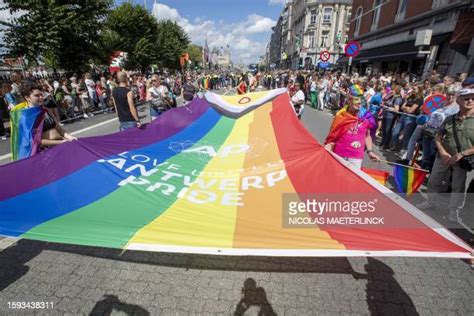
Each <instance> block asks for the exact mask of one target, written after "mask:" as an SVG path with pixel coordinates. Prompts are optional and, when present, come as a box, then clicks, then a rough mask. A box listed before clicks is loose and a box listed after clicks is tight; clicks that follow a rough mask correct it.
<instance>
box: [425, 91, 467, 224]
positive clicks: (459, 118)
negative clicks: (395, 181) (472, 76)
mask: <svg viewBox="0 0 474 316" xmlns="http://www.w3.org/2000/svg"><path fill="white" fill-rule="evenodd" d="M456 102H457V104H459V112H458V113H457V114H455V115H452V116H449V117H448V118H446V119H445V120H444V122H443V124H442V125H441V128H440V130H439V132H438V134H437V135H436V137H435V144H436V148H437V149H438V154H437V155H436V159H435V161H434V164H433V169H432V171H431V175H430V178H429V181H428V200H427V201H426V202H424V203H422V204H419V205H417V207H418V208H421V209H423V208H424V209H428V208H432V207H436V206H443V203H442V202H441V199H440V194H439V193H441V192H446V190H447V188H448V187H449V186H450V187H451V195H450V198H449V204H448V206H447V209H448V214H447V218H448V220H450V221H453V222H456V221H458V215H459V210H460V209H461V208H463V206H464V201H465V198H466V196H465V193H466V183H469V182H470V181H471V180H472V177H473V173H472V172H470V171H472V163H471V162H472V158H473V155H474V89H472V88H468V89H462V90H460V91H459V92H458V93H457V98H456Z"/></svg>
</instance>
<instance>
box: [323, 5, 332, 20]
mask: <svg viewBox="0 0 474 316" xmlns="http://www.w3.org/2000/svg"><path fill="white" fill-rule="evenodd" d="M331 18H332V8H324V15H323V23H331Z"/></svg>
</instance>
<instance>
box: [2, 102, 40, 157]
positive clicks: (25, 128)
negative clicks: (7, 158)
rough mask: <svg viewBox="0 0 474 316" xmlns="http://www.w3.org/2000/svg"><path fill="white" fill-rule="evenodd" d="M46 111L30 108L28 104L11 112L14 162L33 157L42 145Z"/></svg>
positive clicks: (21, 105) (24, 103) (19, 106)
mask: <svg viewBox="0 0 474 316" xmlns="http://www.w3.org/2000/svg"><path fill="white" fill-rule="evenodd" d="M43 118H44V110H43V108H42V107H32V108H28V107H27V104H26V102H23V103H20V104H18V105H17V106H15V107H14V108H13V109H12V111H11V112H10V127H11V135H12V137H11V139H10V147H11V151H12V160H13V161H15V160H19V159H24V158H28V157H30V156H33V155H34V154H36V153H37V152H38V149H39V147H40V144H41V133H37V131H41V130H42V128H43V121H44V120H43Z"/></svg>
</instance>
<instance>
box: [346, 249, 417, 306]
mask: <svg viewBox="0 0 474 316" xmlns="http://www.w3.org/2000/svg"><path fill="white" fill-rule="evenodd" d="M367 260H368V263H367V264H366V265H365V266H364V269H365V272H366V274H362V273H357V272H356V273H355V274H354V275H353V276H354V278H355V279H358V280H359V279H365V280H367V286H366V289H365V293H366V301H367V305H368V307H369V311H370V314H371V315H419V314H418V312H417V310H416V307H415V305H414V304H413V301H412V300H411V298H410V296H408V294H407V293H406V292H405V291H404V290H403V288H402V287H401V286H400V284H399V283H398V282H397V280H396V279H395V272H394V271H393V270H392V268H390V267H389V266H388V265H386V264H385V263H383V262H381V261H379V260H377V259H375V258H370V257H369V258H367Z"/></svg>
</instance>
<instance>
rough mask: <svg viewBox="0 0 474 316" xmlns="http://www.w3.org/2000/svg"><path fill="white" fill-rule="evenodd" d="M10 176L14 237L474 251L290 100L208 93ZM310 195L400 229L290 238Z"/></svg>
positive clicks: (254, 249) (350, 252)
mask: <svg viewBox="0 0 474 316" xmlns="http://www.w3.org/2000/svg"><path fill="white" fill-rule="evenodd" d="M52 161H54V163H51V162H52ZM0 170H1V173H2V177H1V178H0V183H1V184H3V185H2V188H4V189H3V190H0V235H5V236H14V237H22V238H28V239H35V240H44V241H50V242H59V243H70V244H78V245H91V246H102V247H111V248H120V249H140V250H148V251H170V252H189V253H211V254H231V255H281V256H295V255H297V256H335V255H337V256H367V255H402V254H403V255H418V256H431V255H435V256H456V257H465V256H467V255H468V254H469V253H470V252H471V251H472V250H471V249H470V248H469V246H467V245H465V244H463V243H462V242H461V241H459V240H457V239H456V238H455V237H453V236H452V235H450V233H449V232H447V231H443V230H440V231H434V230H432V229H431V228H430V227H429V226H428V224H426V223H425V222H424V221H425V219H423V218H422V216H421V215H420V214H419V213H417V210H416V209H414V208H411V209H410V208H409V207H408V206H407V205H400V203H401V202H395V201H393V200H391V199H390V198H389V197H387V196H386V195H385V194H383V192H382V191H380V190H381V189H380V188H379V187H377V186H375V187H374V185H372V184H370V183H369V182H368V181H369V180H367V179H366V178H364V177H367V176H365V175H363V173H360V174H354V172H353V171H351V170H349V169H347V168H346V167H345V166H344V165H343V164H342V163H341V162H339V161H338V160H337V159H336V158H335V157H333V156H332V155H331V154H329V153H328V152H327V151H326V150H324V148H323V147H322V146H321V145H320V144H318V143H317V142H316V140H314V138H313V137H312V136H311V135H310V134H309V133H308V131H307V130H306V129H305V128H304V127H303V125H301V124H300V122H299V121H298V119H297V118H296V116H295V115H294V112H293V110H292V108H291V106H290V104H289V97H288V94H287V93H286V91H285V90H275V91H270V92H267V93H262V92H260V93H251V94H246V95H245V96H224V97H223V96H217V95H214V94H211V93H208V94H206V99H199V98H197V99H195V100H194V101H193V102H192V103H191V104H190V105H189V106H187V107H179V108H176V109H173V110H170V111H167V112H166V113H164V114H163V115H161V116H160V117H159V118H158V119H157V120H155V121H153V123H151V124H148V125H146V126H144V127H143V128H140V129H132V130H127V131H125V132H123V133H116V134H112V135H107V136H100V137H91V138H84V139H80V140H78V141H76V142H68V143H65V144H62V145H60V146H56V147H54V148H52V149H50V150H48V151H46V152H44V153H42V154H41V155H36V156H34V157H32V158H30V159H27V160H21V161H18V162H16V163H14V164H10V165H6V166H0ZM33 175H34V176H33ZM12 183H14V185H11V184H12ZM377 185H378V184H377ZM310 192H313V193H316V194H320V193H326V194H331V193H338V192H346V193H348V194H349V193H354V194H368V193H370V194H374V195H375V196H376V197H377V199H378V200H379V202H378V205H377V212H379V213H378V214H377V215H379V216H383V217H384V218H385V221H386V222H387V223H391V224H392V225H391V226H390V224H388V225H387V226H381V227H375V228H371V227H368V228H367V227H366V228H364V229H361V228H360V227H357V228H351V227H341V226H334V225H333V226H331V225H325V224H313V225H311V226H309V227H304V228H302V227H286V226H285V225H284V217H283V212H286V209H285V208H283V207H282V205H283V204H282V203H283V195H284V194H287V193H288V194H291V193H293V194H296V195H295V197H296V198H301V196H302V195H301V194H302V193H310ZM307 216H308V218H310V219H311V218H314V214H308V215H307ZM394 221H403V223H405V224H407V223H408V224H411V228H396V227H394V225H393V223H394Z"/></svg>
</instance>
